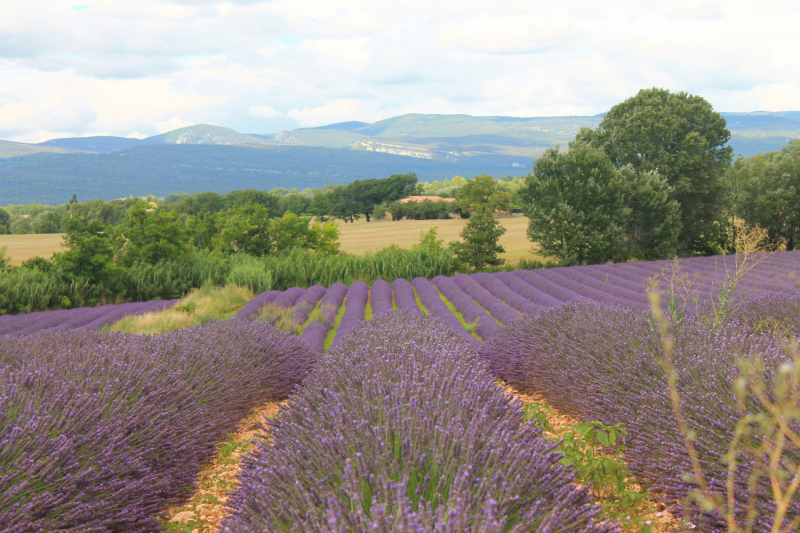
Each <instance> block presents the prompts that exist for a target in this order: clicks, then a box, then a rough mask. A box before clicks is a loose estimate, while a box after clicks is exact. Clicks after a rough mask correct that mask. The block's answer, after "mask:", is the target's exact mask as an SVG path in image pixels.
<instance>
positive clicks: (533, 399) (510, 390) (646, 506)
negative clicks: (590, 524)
mask: <svg viewBox="0 0 800 533" xmlns="http://www.w3.org/2000/svg"><path fill="white" fill-rule="evenodd" d="M501 386H502V388H503V390H504V391H505V393H506V394H507V395H508V396H509V398H516V399H518V400H520V401H521V402H522V403H523V404H527V403H547V401H546V400H545V398H544V396H542V395H540V394H538V393H536V392H532V391H526V392H521V391H519V390H517V389H515V388H514V387H512V386H510V385H507V384H505V383H501ZM551 409H552V411H553V413H552V415H550V414H547V419H548V421H549V422H550V425H551V426H552V427H553V429H555V430H556V432H560V431H561V430H563V429H564V428H566V427H567V426H575V425H578V424H580V423H581V422H583V421H582V420H579V419H578V418H576V417H574V416H570V415H568V414H566V413H563V412H561V411H559V410H558V409H556V408H555V407H552V406H551ZM544 434H545V436H546V437H548V438H551V439H558V438H559V437H558V435H557V434H556V433H552V432H548V431H545V432H544ZM630 488H631V489H632V490H635V491H637V492H641V491H642V490H643V487H642V486H641V485H639V484H636V483H634V484H631V485H630ZM592 494H593V495H594V497H595V498H597V500H596V502H595V503H597V504H598V505H603V503H604V500H608V499H609V498H614V497H615V494H611V493H609V492H608V491H603V490H592ZM632 512H633V513H635V516H637V517H640V518H642V519H643V520H649V521H650V525H651V526H652V532H653V533H672V532H676V531H681V526H680V522H679V520H678V519H677V518H676V517H674V516H673V515H672V514H671V513H670V512H669V510H668V509H667V508H666V506H665V505H664V503H663V502H660V501H656V500H648V501H646V502H645V503H643V504H641V505H639V506H638V507H636V508H635V509H633V510H632ZM620 525H621V527H622V530H623V531H625V532H626V533H636V532H637V531H639V528H640V526H639V525H636V526H632V527H627V528H626V527H625V523H624V521H623V523H622V524H620Z"/></svg>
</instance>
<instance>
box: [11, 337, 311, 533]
mask: <svg viewBox="0 0 800 533" xmlns="http://www.w3.org/2000/svg"><path fill="white" fill-rule="evenodd" d="M315 359H316V357H315V356H314V354H313V353H312V352H311V350H309V349H308V347H307V346H306V345H305V344H304V343H303V342H301V341H300V340H299V339H297V337H295V336H293V335H290V334H288V333H285V332H282V331H279V330H276V329H275V328H273V327H272V326H269V325H264V324H261V323H257V322H242V321H237V322H232V323H224V322H217V323H211V324H208V325H205V326H197V327H194V328H189V329H185V330H176V331H172V332H170V333H167V334H164V335H155V336H148V335H142V336H137V335H128V334H123V333H111V334H97V333H91V332H52V333H41V334H37V335H30V336H27V337H5V338H0V530H2V531H13V532H15V533H27V532H31V533H33V532H42V531H48V532H49V531H53V532H55V531H87V532H109V533H110V532H124V531H127V532H142V531H158V530H159V526H158V525H159V523H160V517H159V515H160V514H161V513H163V512H164V511H165V510H166V508H167V506H168V505H171V504H175V503H178V502H180V501H181V500H182V499H183V498H185V497H186V496H188V495H189V493H190V492H191V491H192V490H193V487H194V481H195V477H196V475H197V473H198V472H199V469H200V467H201V465H202V464H203V463H205V462H207V461H208V460H210V459H211V456H212V454H213V453H214V450H215V445H216V443H218V442H220V441H221V440H223V439H224V437H225V435H226V433H228V432H231V431H233V430H234V428H235V427H236V425H237V423H238V422H239V421H240V420H241V419H242V418H243V417H244V416H246V415H247V413H248V412H249V411H250V409H251V408H253V407H254V406H256V405H259V404H261V403H263V402H265V401H267V400H277V399H282V398H285V397H286V396H287V395H288V394H289V393H290V392H291V391H292V390H293V388H294V387H295V386H296V385H297V383H299V382H300V380H302V379H303V378H304V377H305V376H306V374H307V373H308V371H309V370H310V368H311V366H312V364H313V363H314V361H315Z"/></svg>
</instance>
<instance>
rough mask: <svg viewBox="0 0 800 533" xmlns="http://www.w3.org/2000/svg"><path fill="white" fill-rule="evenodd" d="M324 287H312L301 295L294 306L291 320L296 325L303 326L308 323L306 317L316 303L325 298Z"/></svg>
mask: <svg viewBox="0 0 800 533" xmlns="http://www.w3.org/2000/svg"><path fill="white" fill-rule="evenodd" d="M325 292H326V290H325V287H323V286H322V285H313V286H311V287H309V289H308V290H307V291H305V292H304V293H303V295H302V296H300V298H298V300H297V301H296V302H295V304H294V315H292V320H294V321H295V322H296V323H297V324H305V323H306V321H308V316H309V315H310V314H311V311H312V310H313V309H314V308H315V307H316V306H317V303H318V302H319V301H320V300H321V299H322V297H323V296H325Z"/></svg>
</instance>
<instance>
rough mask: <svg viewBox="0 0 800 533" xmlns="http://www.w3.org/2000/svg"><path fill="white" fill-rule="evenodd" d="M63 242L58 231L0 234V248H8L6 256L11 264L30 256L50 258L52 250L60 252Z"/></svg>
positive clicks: (20, 261) (17, 263)
mask: <svg viewBox="0 0 800 533" xmlns="http://www.w3.org/2000/svg"><path fill="white" fill-rule="evenodd" d="M62 242H63V239H62V235H61V234H60V233H45V234H42V235H0V248H2V247H3V246H5V247H6V248H8V257H10V258H11V264H12V265H19V264H20V263H22V262H23V261H25V260H26V259H30V258H31V257H36V256H37V255H38V256H39V257H45V258H47V259H50V256H52V255H53V252H61V251H63V250H64V249H63V248H62V247H61V243H62Z"/></svg>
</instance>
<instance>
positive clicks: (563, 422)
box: [166, 384, 680, 533]
mask: <svg viewBox="0 0 800 533" xmlns="http://www.w3.org/2000/svg"><path fill="white" fill-rule="evenodd" d="M502 387H503V389H504V391H505V393H506V394H507V395H508V396H509V398H517V399H519V400H520V401H521V402H523V403H547V402H546V401H545V399H544V397H543V396H541V395H538V394H535V393H522V392H520V391H518V390H516V389H515V388H514V387H511V386H508V385H505V384H503V385H502ZM279 405H280V404H279V402H267V403H265V404H263V405H261V406H259V407H257V408H255V409H253V411H252V412H251V413H250V415H248V417H247V418H245V419H244V420H242V421H241V422H240V423H239V426H238V428H237V429H236V432H235V433H233V434H232V435H231V437H230V438H229V439H228V440H227V441H225V442H224V443H223V444H222V445H221V446H220V447H219V449H218V451H217V453H216V455H215V456H214V459H213V461H212V462H211V463H210V464H209V465H208V466H206V467H205V468H204V469H203V470H202V471H201V472H200V474H199V475H198V477H197V490H196V491H195V493H194V495H193V496H192V498H191V499H190V500H189V501H188V502H187V503H185V504H183V505H180V506H175V507H171V508H170V509H169V510H168V511H167V516H168V519H167V523H166V525H167V527H168V529H169V531H170V532H176V533H177V532H180V533H184V532H185V533H217V532H218V531H219V529H220V525H221V524H222V522H223V520H224V519H225V517H227V516H228V513H229V512H230V508H229V507H228V505H227V502H228V498H229V497H230V494H231V493H232V492H233V491H234V490H236V488H237V486H238V479H237V476H238V475H239V473H240V471H241V467H242V464H241V458H242V456H244V455H245V454H247V453H250V452H252V451H253V450H255V449H256V446H257V442H258V441H259V440H260V439H261V438H262V437H263V435H262V429H261V428H262V423H263V421H264V419H266V418H272V417H274V416H276V415H277V414H278V412H279V409H278V406H279ZM552 409H553V415H552V416H548V420H549V422H550V424H551V425H552V426H553V428H555V430H556V431H559V430H561V429H563V428H564V427H566V426H568V425H576V424H580V423H581V420H579V419H577V418H575V417H572V416H569V415H567V414H565V413H562V412H560V411H558V410H557V409H555V408H552ZM546 435H547V436H548V437H550V438H557V436H556V435H555V434H549V433H546ZM595 496H596V497H597V498H598V503H601V500H602V498H603V497H604V495H603V494H595ZM636 515H637V516H639V517H642V518H644V519H646V520H650V521H651V522H652V525H653V530H652V531H653V533H671V532H674V531H679V530H680V529H679V523H678V521H677V520H676V519H675V518H674V517H673V516H672V515H671V514H670V513H669V511H667V510H666V509H665V507H664V505H663V504H661V503H660V502H657V503H655V505H643V506H641V508H640V509H637V513H636ZM630 531H634V530H630Z"/></svg>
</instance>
